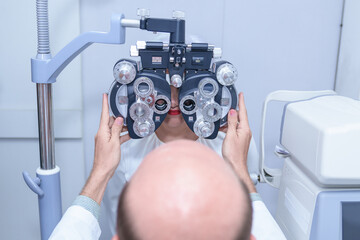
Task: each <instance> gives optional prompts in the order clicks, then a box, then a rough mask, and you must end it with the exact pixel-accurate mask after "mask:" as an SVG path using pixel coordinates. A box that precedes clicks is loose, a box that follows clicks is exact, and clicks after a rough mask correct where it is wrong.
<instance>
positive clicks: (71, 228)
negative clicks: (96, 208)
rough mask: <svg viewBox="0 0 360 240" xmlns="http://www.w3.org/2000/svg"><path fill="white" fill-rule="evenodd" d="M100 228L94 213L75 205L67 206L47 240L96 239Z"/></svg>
mask: <svg viewBox="0 0 360 240" xmlns="http://www.w3.org/2000/svg"><path fill="white" fill-rule="evenodd" d="M100 234H101V229H100V226H99V223H98V221H97V219H96V218H95V217H94V215H93V214H92V213H91V212H89V211H88V210H86V209H85V208H83V207H81V206H77V205H73V206H71V207H69V208H68V209H67V210H66V212H65V214H64V215H63V217H62V218H61V220H60V222H59V223H58V225H56V227H55V229H54V231H53V232H52V234H51V236H50V238H49V240H77V239H79V240H80V239H84V240H85V239H86V240H97V239H99V237H100Z"/></svg>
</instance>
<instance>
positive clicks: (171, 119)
mask: <svg viewBox="0 0 360 240" xmlns="http://www.w3.org/2000/svg"><path fill="white" fill-rule="evenodd" d="M163 124H165V125H166V127H168V128H177V127H180V126H182V125H183V124H186V123H185V121H184V118H183V117H182V115H181V114H179V115H169V114H168V115H167V116H166V118H165V120H164V122H163Z"/></svg>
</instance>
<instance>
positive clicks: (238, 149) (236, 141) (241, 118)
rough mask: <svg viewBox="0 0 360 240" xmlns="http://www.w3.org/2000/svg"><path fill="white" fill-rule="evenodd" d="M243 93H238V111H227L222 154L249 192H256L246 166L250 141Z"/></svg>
mask: <svg viewBox="0 0 360 240" xmlns="http://www.w3.org/2000/svg"><path fill="white" fill-rule="evenodd" d="M251 136H252V135H251V130H250V126H249V122H248V117H247V112H246V107H245V100H244V94H243V93H240V94H239V112H237V111H236V110H234V109H231V110H230V111H229V113H228V127H227V133H226V137H225V139H224V142H223V146H222V155H223V157H224V159H225V160H226V161H228V162H229V163H230V165H231V166H232V168H233V170H234V171H235V173H236V174H237V175H238V176H239V178H240V179H241V180H243V181H244V183H245V185H246V186H247V187H248V189H249V191H250V192H256V189H255V187H254V184H253V183H252V180H251V178H250V175H249V172H248V168H247V155H248V151H249V146H250V141H251Z"/></svg>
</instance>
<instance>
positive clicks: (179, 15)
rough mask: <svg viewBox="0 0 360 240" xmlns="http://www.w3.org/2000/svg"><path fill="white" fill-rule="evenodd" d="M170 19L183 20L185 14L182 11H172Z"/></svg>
mask: <svg viewBox="0 0 360 240" xmlns="http://www.w3.org/2000/svg"><path fill="white" fill-rule="evenodd" d="M172 17H173V18H175V19H180V20H182V19H184V18H185V13H184V12H183V11H176V10H174V11H173V13H172Z"/></svg>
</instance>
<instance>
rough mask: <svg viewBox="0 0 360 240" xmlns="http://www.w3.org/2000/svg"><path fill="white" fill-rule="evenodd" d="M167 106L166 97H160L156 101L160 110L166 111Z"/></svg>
mask: <svg viewBox="0 0 360 240" xmlns="http://www.w3.org/2000/svg"><path fill="white" fill-rule="evenodd" d="M166 107H167V103H166V101H165V100H164V99H161V98H160V99H158V100H156V102H155V108H156V109H157V110H159V111H164V110H165V109H166Z"/></svg>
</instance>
